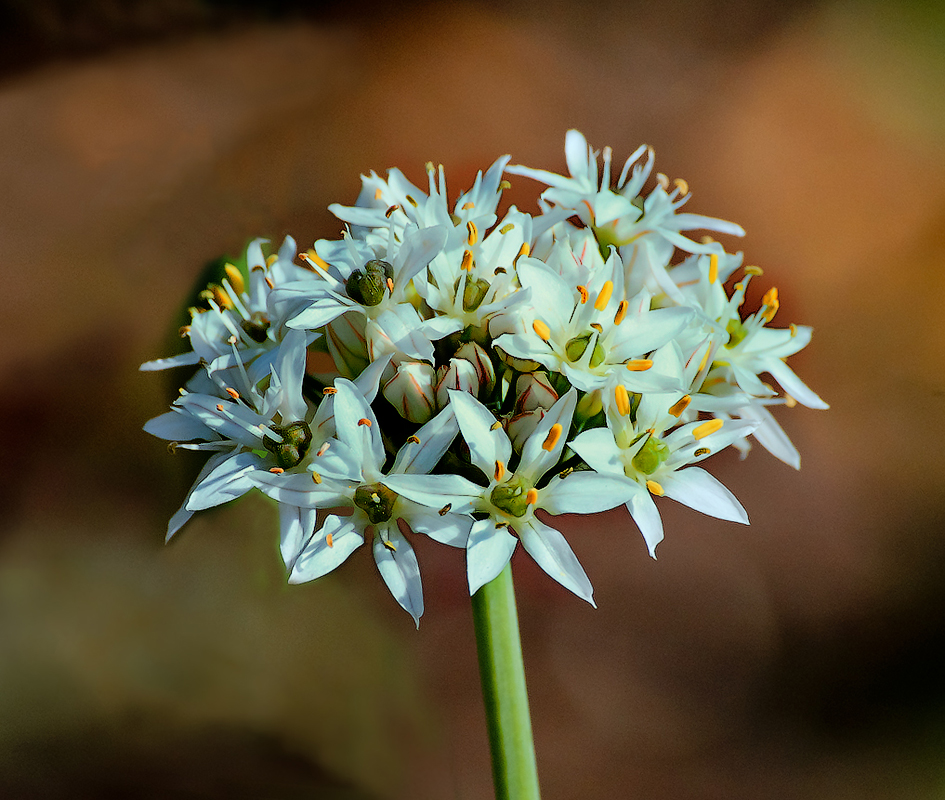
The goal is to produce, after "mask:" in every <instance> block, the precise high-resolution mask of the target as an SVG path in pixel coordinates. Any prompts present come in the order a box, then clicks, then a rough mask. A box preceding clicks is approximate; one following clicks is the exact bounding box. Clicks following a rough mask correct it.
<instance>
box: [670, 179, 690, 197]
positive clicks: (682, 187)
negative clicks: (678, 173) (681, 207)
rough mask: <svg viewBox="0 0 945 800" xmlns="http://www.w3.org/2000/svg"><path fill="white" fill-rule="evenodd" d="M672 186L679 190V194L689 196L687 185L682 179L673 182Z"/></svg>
mask: <svg viewBox="0 0 945 800" xmlns="http://www.w3.org/2000/svg"><path fill="white" fill-rule="evenodd" d="M673 186H675V187H676V188H677V189H679V193H680V194H689V184H688V183H686V180H685V179H684V178H676V179H675V180H674V181H673Z"/></svg>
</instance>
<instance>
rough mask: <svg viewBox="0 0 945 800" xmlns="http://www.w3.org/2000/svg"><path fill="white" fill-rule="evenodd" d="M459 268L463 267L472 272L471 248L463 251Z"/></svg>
mask: <svg viewBox="0 0 945 800" xmlns="http://www.w3.org/2000/svg"><path fill="white" fill-rule="evenodd" d="M459 268H460V269H464V270H466V271H467V272H472V268H473V254H472V250H464V251H463V263H462V264H460V265H459Z"/></svg>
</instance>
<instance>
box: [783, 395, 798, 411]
mask: <svg viewBox="0 0 945 800" xmlns="http://www.w3.org/2000/svg"><path fill="white" fill-rule="evenodd" d="M784 405H786V406H787V407H788V408H794V406H796V405H797V400H795V399H794V398H793V397H791V395H789V394H788V393H787V392H785V393H784Z"/></svg>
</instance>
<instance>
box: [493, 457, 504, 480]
mask: <svg viewBox="0 0 945 800" xmlns="http://www.w3.org/2000/svg"><path fill="white" fill-rule="evenodd" d="M504 477H505V464H503V463H502V462H501V461H496V462H495V479H496V480H497V481H501V480H502V479H503V478H504Z"/></svg>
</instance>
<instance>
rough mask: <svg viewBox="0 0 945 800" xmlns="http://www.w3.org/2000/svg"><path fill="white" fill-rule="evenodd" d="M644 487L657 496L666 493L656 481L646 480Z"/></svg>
mask: <svg viewBox="0 0 945 800" xmlns="http://www.w3.org/2000/svg"><path fill="white" fill-rule="evenodd" d="M646 488H647V489H649V490H650V492H651V493H652V494H655V495H656V496H657V497H662V496H663V495H664V494H666V492H664V491H663V487H662V486H660V485H659V484H658V483H657V482H656V481H647V482H646Z"/></svg>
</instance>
